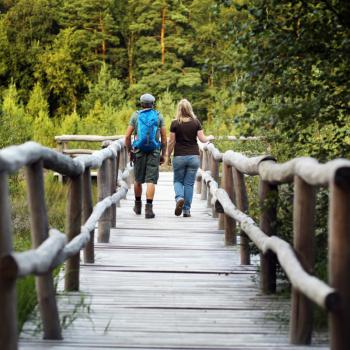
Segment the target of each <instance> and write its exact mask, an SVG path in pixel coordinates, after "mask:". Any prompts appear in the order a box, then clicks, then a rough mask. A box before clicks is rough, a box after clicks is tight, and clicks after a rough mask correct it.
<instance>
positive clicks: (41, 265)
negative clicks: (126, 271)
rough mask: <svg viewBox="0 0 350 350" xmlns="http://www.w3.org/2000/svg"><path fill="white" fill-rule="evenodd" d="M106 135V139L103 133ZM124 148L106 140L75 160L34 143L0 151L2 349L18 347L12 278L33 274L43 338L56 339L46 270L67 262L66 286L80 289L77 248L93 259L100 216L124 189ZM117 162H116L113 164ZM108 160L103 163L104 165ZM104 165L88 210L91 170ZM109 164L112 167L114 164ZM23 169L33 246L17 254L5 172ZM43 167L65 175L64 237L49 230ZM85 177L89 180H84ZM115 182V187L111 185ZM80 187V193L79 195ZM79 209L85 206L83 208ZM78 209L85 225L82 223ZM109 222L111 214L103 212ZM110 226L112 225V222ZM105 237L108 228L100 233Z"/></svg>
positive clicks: (58, 334)
mask: <svg viewBox="0 0 350 350" xmlns="http://www.w3.org/2000/svg"><path fill="white" fill-rule="evenodd" d="M103 138H105V137H103ZM126 159H127V152H126V148H125V145H124V141H123V140H121V139H119V137H118V140H117V141H113V142H110V143H109V144H108V146H107V147H106V148H104V149H102V150H99V151H94V152H93V153H92V154H90V155H81V156H78V157H76V158H74V159H72V158H70V157H68V156H66V155H63V154H61V153H59V152H57V151H54V150H52V149H49V148H46V147H43V146H41V145H39V144H37V143H35V142H27V143H25V144H23V145H19V146H11V147H8V148H5V149H3V150H1V151H0V210H1V214H2V216H3V218H4V220H1V223H2V224H1V223H0V226H1V227H0V228H1V229H2V230H1V232H0V300H1V303H2V304H1V308H0V317H1V319H2V320H4V322H3V326H2V327H1V331H0V343H1V345H2V346H3V347H4V348H6V349H10V350H12V349H17V330H16V323H17V322H16V308H15V305H16V300H15V298H16V296H15V281H16V279H17V278H18V277H23V276H27V275H36V276H38V277H37V279H38V282H37V284H36V285H37V294H38V303H39V309H40V311H41V318H42V321H43V329H44V338H45V339H61V338H62V336H61V329H60V323H59V317H58V311H57V305H56V298H55V291H54V288H53V279H52V275H51V271H52V270H53V269H54V268H55V267H56V266H58V265H60V264H61V263H63V262H65V261H67V263H66V268H65V289H66V290H79V269H80V259H79V252H80V250H81V249H83V248H84V247H89V248H87V249H88V251H87V252H86V253H85V257H86V260H88V262H93V261H94V257H93V244H94V243H93V232H94V229H95V226H96V224H97V223H98V222H100V220H101V217H102V216H103V215H104V213H106V212H107V211H108V210H109V208H111V207H113V206H115V205H116V204H117V203H119V202H120V200H121V199H122V198H125V196H126V193H127V191H128V184H127V182H126V181H128V179H129V174H131V171H130V170H132V169H131V168H130V167H127V166H126ZM116 161H118V162H122V163H121V164H115V162H116ZM107 162H108V163H107ZM106 164H111V166H108V169H109V170H106V171H107V172H108V176H107V177H106V178H107V180H106V181H107V183H106V181H104V180H102V181H101V182H100V184H99V186H100V187H103V188H105V189H107V190H105V191H104V192H103V196H100V197H99V199H100V201H99V202H98V203H97V204H96V206H95V207H94V208H93V209H92V197H91V177H90V169H91V168H99V169H101V167H102V166H103V165H105V166H106ZM113 164H114V165H113ZM24 166H26V167H27V182H28V191H29V199H30V200H29V202H30V209H31V211H30V212H31V221H32V230H31V231H32V241H33V248H34V249H32V250H29V251H25V252H21V253H16V252H13V251H12V241H11V222H10V220H11V219H10V216H9V215H8V214H9V201H8V176H7V174H8V173H13V172H15V171H18V170H19V169H20V168H22V167H24ZM44 169H49V170H53V171H56V172H58V173H60V174H61V175H65V176H68V177H69V178H70V181H69V187H70V190H69V199H68V207H67V217H68V220H67V221H68V225H67V235H66V234H63V233H60V232H59V231H57V230H55V229H51V230H49V228H48V223H47V218H46V215H47V214H46V208H45V197H44V182H43V172H44ZM118 169H123V172H121V171H120V170H118ZM87 176H88V180H87ZM117 184H118V185H119V189H118V191H115V188H116V186H117ZM83 186H84V195H83ZM83 208H84V210H83ZM82 212H83V214H84V216H83V219H84V221H85V223H84V224H83V226H81V217H82ZM108 220H109V221H110V225H109V226H108V227H111V226H112V222H111V221H112V217H110V216H108ZM114 224H115V223H114ZM105 235H106V237H107V241H108V237H109V232H105Z"/></svg>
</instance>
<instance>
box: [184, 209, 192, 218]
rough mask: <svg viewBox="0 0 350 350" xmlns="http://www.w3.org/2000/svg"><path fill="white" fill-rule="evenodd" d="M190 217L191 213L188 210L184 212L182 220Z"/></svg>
mask: <svg viewBox="0 0 350 350" xmlns="http://www.w3.org/2000/svg"><path fill="white" fill-rule="evenodd" d="M190 217H191V213H190V211H189V210H184V218H190Z"/></svg>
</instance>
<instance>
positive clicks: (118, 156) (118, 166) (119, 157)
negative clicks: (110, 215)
mask: <svg viewBox="0 0 350 350" xmlns="http://www.w3.org/2000/svg"><path fill="white" fill-rule="evenodd" d="M121 153H122V151H121V150H119V151H118V153H117V158H116V169H115V173H116V175H115V176H116V185H118V180H119V178H118V176H119V170H120V169H121V165H120V161H121ZM116 208H120V201H119V202H118V203H117V205H116ZM115 215H116V217H117V210H116V212H115Z"/></svg>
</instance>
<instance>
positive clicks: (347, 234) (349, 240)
mask: <svg viewBox="0 0 350 350" xmlns="http://www.w3.org/2000/svg"><path fill="white" fill-rule="evenodd" d="M328 237H329V282H330V285H331V286H332V287H333V288H335V289H336V291H337V292H338V293H339V295H340V306H339V308H338V309H337V310H335V311H334V312H332V313H331V314H330V331H331V349H332V350H347V349H350V279H349V266H350V168H340V169H338V170H337V171H336V173H335V176H334V179H333V180H332V181H331V183H330V205H329V235H328Z"/></svg>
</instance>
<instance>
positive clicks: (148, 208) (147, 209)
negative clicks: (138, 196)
mask: <svg viewBox="0 0 350 350" xmlns="http://www.w3.org/2000/svg"><path fill="white" fill-rule="evenodd" d="M154 217H155V215H154V213H153V204H151V203H146V206H145V218H146V219H153V218H154Z"/></svg>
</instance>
